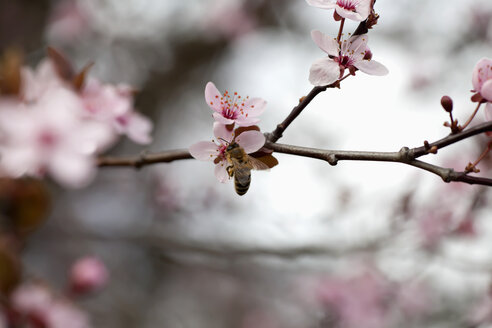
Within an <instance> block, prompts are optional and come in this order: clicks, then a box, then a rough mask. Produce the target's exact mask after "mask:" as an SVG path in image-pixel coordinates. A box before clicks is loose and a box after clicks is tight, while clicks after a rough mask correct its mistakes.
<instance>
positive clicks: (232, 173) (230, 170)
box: [226, 165, 234, 178]
mask: <svg viewBox="0 0 492 328" xmlns="http://www.w3.org/2000/svg"><path fill="white" fill-rule="evenodd" d="M226 171H227V174H229V178H232V176H233V175H234V170H233V169H232V165H229V166H228V167H226Z"/></svg>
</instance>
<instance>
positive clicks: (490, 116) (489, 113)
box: [485, 103, 492, 133]
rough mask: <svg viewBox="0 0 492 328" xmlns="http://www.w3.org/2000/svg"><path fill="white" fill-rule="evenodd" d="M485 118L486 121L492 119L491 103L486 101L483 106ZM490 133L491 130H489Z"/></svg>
mask: <svg viewBox="0 0 492 328" xmlns="http://www.w3.org/2000/svg"><path fill="white" fill-rule="evenodd" d="M485 119H486V120H487V121H492V104H491V103H487V105H486V106H485ZM490 133H492V132H490Z"/></svg>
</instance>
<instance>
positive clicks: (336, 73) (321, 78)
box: [309, 57, 340, 86]
mask: <svg viewBox="0 0 492 328" xmlns="http://www.w3.org/2000/svg"><path fill="white" fill-rule="evenodd" d="M339 78H340V66H339V65H338V63H336V62H335V61H334V60H333V59H330V58H329V57H325V58H321V59H318V60H316V61H315V62H314V63H313V65H312V66H311V69H310V70H309V82H311V84H313V85H316V86H323V85H327V84H330V83H333V82H335V81H336V80H338V79H339Z"/></svg>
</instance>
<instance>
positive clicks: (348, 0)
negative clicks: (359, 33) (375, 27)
mask: <svg viewBox="0 0 492 328" xmlns="http://www.w3.org/2000/svg"><path fill="white" fill-rule="evenodd" d="M306 2H307V3H308V4H309V5H310V6H313V7H317V8H321V9H335V11H336V12H337V14H338V15H340V16H341V17H343V18H348V19H351V20H354V21H358V22H360V21H363V20H365V19H366V18H367V16H369V14H370V10H371V0H306Z"/></svg>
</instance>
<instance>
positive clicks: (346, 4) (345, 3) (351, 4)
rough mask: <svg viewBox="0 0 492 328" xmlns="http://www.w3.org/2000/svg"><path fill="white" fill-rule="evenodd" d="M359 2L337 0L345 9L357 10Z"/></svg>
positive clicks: (354, 0)
mask: <svg viewBox="0 0 492 328" xmlns="http://www.w3.org/2000/svg"><path fill="white" fill-rule="evenodd" d="M358 4H359V1H356V0H337V5H338V6H339V7H341V8H343V9H345V10H350V11H355V7H357V5H358Z"/></svg>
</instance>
